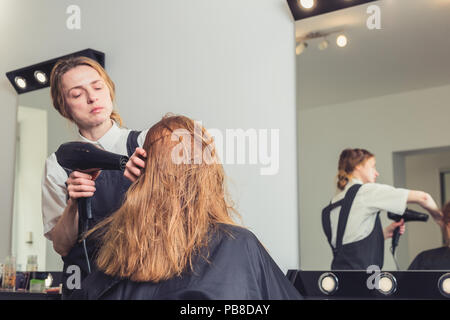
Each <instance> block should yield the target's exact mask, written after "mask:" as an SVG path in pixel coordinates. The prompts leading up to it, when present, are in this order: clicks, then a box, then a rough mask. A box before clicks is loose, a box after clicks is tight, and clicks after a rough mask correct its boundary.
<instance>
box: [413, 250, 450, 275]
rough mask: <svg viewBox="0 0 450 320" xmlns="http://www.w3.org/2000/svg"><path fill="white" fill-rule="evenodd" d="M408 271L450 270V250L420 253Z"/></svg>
mask: <svg viewBox="0 0 450 320" xmlns="http://www.w3.org/2000/svg"><path fill="white" fill-rule="evenodd" d="M408 270H450V248H449V247H441V248H436V249H431V250H426V251H423V252H421V253H419V254H418V255H417V257H416V258H415V259H414V260H413V262H411V265H410V266H409V268H408Z"/></svg>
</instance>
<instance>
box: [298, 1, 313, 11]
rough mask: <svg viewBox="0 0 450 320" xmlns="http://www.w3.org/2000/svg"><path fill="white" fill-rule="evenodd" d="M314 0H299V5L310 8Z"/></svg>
mask: <svg viewBox="0 0 450 320" xmlns="http://www.w3.org/2000/svg"><path fill="white" fill-rule="evenodd" d="M314 2H315V1H314V0H300V5H301V6H302V7H303V8H305V9H311V8H312V7H314V4H315V3H314Z"/></svg>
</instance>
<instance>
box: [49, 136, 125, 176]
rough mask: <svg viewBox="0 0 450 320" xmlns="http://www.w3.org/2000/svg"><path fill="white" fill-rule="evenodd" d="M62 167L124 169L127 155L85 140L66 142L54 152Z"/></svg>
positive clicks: (75, 168)
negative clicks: (110, 150)
mask: <svg viewBox="0 0 450 320" xmlns="http://www.w3.org/2000/svg"><path fill="white" fill-rule="evenodd" d="M55 154H56V160H57V161H58V163H59V165H60V166H61V167H63V168H66V169H70V170H74V171H81V172H90V171H92V169H96V170H121V171H123V170H125V165H126V164H127V162H128V157H127V156H123V155H120V154H116V153H112V152H108V151H105V150H102V149H100V148H97V147H96V146H94V145H93V144H91V143H87V142H67V143H64V144H62V145H61V146H60V147H59V148H58V150H57V151H56V152H55Z"/></svg>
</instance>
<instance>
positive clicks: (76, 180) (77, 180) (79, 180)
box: [66, 178, 95, 186]
mask: <svg viewBox="0 0 450 320" xmlns="http://www.w3.org/2000/svg"><path fill="white" fill-rule="evenodd" d="M66 183H67V185H68V186H70V185H77V186H81V185H83V186H95V181H93V180H90V179H85V178H69V179H67V181H66Z"/></svg>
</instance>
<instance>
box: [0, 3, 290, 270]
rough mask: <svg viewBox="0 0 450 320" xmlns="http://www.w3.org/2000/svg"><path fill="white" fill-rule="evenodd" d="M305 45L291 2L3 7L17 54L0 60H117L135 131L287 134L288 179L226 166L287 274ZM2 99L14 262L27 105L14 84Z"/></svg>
mask: <svg viewBox="0 0 450 320" xmlns="http://www.w3.org/2000/svg"><path fill="white" fill-rule="evenodd" d="M72 4H78V5H79V6H80V7H81V16H82V22H81V30H68V29H67V28H66V19H67V17H68V15H67V14H66V13H65V12H66V8H67V7H68V6H69V5H72ZM17 21H26V23H19V24H16V22H17ZM30 26H32V29H33V30H32V31H31V30H30V29H29V28H30ZM294 45H295V42H294V25H293V20H292V17H291V15H290V11H289V9H288V7H287V4H286V1H284V0H247V1H239V0H228V1H219V0H193V1H184V0H175V1H148V0H135V1H130V2H128V1H119V0H115V1H112V0H98V1H86V0H84V1H74V0H70V1H68V0H60V1H54V0H53V1H52V0H40V1H27V0H2V1H1V3H0V46H1V47H2V48H8V50H1V52H0V74H4V73H5V72H6V71H10V70H14V69H17V68H20V67H23V66H26V65H30V64H34V63H37V62H40V61H44V60H47V59H50V58H54V57H57V56H61V55H64V54H67V53H70V52H74V51H78V50H82V49H85V48H93V49H97V50H100V51H103V52H105V53H106V68H107V70H108V72H109V73H110V75H111V77H112V78H113V80H114V81H115V83H116V87H117V105H118V109H119V111H120V113H121V115H122V117H123V118H124V120H125V123H126V125H127V126H129V127H131V128H136V129H144V128H147V127H149V126H150V125H151V124H153V123H155V122H156V121H158V120H159V119H160V118H161V116H162V115H163V114H165V113H166V112H169V111H172V112H175V113H182V114H186V115H188V116H190V117H193V118H195V119H198V120H202V121H203V124H204V125H205V126H206V127H207V128H218V129H221V130H225V129H227V128H228V129H235V128H243V129H248V128H254V129H257V130H258V129H272V128H274V129H280V153H281V154H280V170H279V173H278V174H277V175H274V176H260V175H259V166H248V165H247V166H245V165H227V166H226V167H225V170H226V172H227V173H228V175H229V176H230V178H231V179H232V181H233V184H232V188H231V189H232V195H233V197H234V199H235V200H236V202H237V205H238V209H239V211H240V212H241V214H242V216H243V220H244V224H245V225H247V226H249V227H250V229H251V230H253V231H254V232H255V233H256V235H257V236H258V237H259V238H260V240H261V241H262V242H263V243H264V244H265V245H266V247H267V248H268V249H269V251H270V253H271V254H272V256H273V258H274V259H275V261H276V262H278V263H279V265H280V266H281V267H282V268H283V269H285V270H286V269H288V268H297V267H298V264H299V254H298V221H297V183H296V181H297V170H296V169H297V165H296V148H297V144H296V107H295V53H294ZM0 103H1V106H2V110H4V111H3V112H4V113H6V114H5V115H4V117H3V121H2V123H3V125H2V126H1V129H0V134H1V136H2V137H3V139H2V140H1V146H0V148H1V149H2V150H3V151H4V152H5V153H6V156H5V159H4V165H3V166H2V167H1V168H0V170H1V171H0V174H1V176H2V177H3V179H4V180H3V181H4V183H3V184H2V185H1V186H0V188H1V189H0V195H1V196H0V197H1V198H0V206H1V207H2V208H3V210H4V211H3V214H2V215H0V219H1V220H0V235H1V237H2V239H1V240H2V241H0V260H3V259H4V256H5V255H6V254H7V251H8V248H9V247H10V245H6V244H7V243H8V241H9V240H8V239H10V224H11V212H12V199H13V196H12V191H13V171H14V170H13V168H14V156H13V155H14V136H15V134H14V132H15V117H16V115H15V113H16V108H17V102H16V96H15V93H14V91H13V90H12V89H11V86H10V84H9V83H8V82H7V80H6V77H4V76H3V77H2V78H1V79H0ZM49 151H50V150H49Z"/></svg>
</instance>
